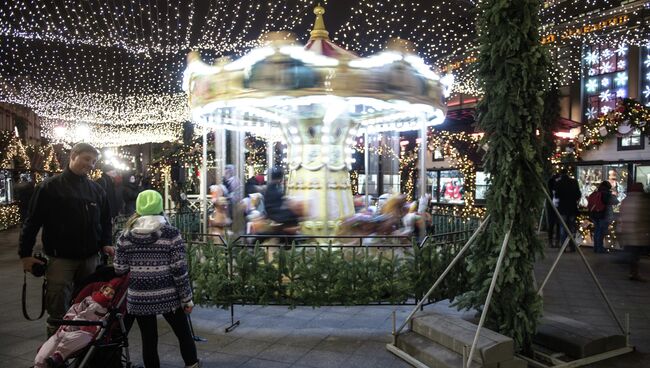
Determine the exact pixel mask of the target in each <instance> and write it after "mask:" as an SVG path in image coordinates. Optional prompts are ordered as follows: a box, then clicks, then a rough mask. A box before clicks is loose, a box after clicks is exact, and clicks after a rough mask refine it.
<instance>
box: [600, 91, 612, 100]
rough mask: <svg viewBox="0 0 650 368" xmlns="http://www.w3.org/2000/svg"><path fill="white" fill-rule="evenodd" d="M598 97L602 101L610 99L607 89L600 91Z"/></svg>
mask: <svg viewBox="0 0 650 368" xmlns="http://www.w3.org/2000/svg"><path fill="white" fill-rule="evenodd" d="M598 98H600V100H601V101H603V102H607V101H609V100H610V95H609V90H605V91H602V92H600V94H599V95H598Z"/></svg>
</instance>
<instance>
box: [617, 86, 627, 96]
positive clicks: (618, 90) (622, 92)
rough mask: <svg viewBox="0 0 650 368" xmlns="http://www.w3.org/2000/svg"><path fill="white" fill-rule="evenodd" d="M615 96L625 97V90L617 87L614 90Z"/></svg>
mask: <svg viewBox="0 0 650 368" xmlns="http://www.w3.org/2000/svg"><path fill="white" fill-rule="evenodd" d="M616 97H620V98H625V97H627V91H626V90H625V89H624V88H619V89H617V90H616Z"/></svg>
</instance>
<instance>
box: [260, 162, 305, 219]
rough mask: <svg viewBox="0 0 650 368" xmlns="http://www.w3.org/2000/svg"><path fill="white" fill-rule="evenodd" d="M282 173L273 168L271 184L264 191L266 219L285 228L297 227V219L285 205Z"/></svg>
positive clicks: (280, 170)
mask: <svg viewBox="0 0 650 368" xmlns="http://www.w3.org/2000/svg"><path fill="white" fill-rule="evenodd" d="M283 179H284V172H283V171H282V169H280V168H277V167H276V168H274V169H273V171H272V172H271V182H270V184H269V185H268V187H267V189H266V195H265V196H264V205H265V207H266V214H267V216H268V218H270V219H271V220H273V221H274V222H277V223H281V224H283V225H284V226H285V227H293V226H298V220H299V217H298V215H297V214H296V213H294V212H293V211H291V210H290V209H289V207H288V206H287V205H286V200H285V198H284V190H283V188H282V181H283Z"/></svg>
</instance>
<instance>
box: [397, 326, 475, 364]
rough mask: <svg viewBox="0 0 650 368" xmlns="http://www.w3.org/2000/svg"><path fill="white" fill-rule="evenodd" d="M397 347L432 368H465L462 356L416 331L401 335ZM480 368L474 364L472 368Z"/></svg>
mask: <svg viewBox="0 0 650 368" xmlns="http://www.w3.org/2000/svg"><path fill="white" fill-rule="evenodd" d="M395 345H396V346H397V347H398V348H400V349H401V350H402V351H404V352H405V353H407V354H409V355H410V356H412V357H414V358H415V359H417V360H419V361H420V362H422V363H424V364H426V365H427V366H428V367H430V368H462V367H463V356H462V355H461V354H458V353H456V352H454V351H452V350H449V349H447V348H445V347H444V346H442V345H439V344H436V343H435V342H433V341H431V340H429V339H427V338H426V337H424V336H422V335H420V334H418V333H416V332H414V331H409V332H406V333H403V334H401V335H399V336H398V337H397V341H396V343H395ZM480 367H481V365H480V364H478V363H475V362H472V365H471V367H470V368H480Z"/></svg>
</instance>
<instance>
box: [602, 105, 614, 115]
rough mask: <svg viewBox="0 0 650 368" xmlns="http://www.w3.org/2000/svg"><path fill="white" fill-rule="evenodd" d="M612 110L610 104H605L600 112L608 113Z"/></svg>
mask: <svg viewBox="0 0 650 368" xmlns="http://www.w3.org/2000/svg"><path fill="white" fill-rule="evenodd" d="M610 111H612V108H611V107H609V106H607V105H605V106H603V107H601V108H600V112H601V114H607V113H608V112H610Z"/></svg>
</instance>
